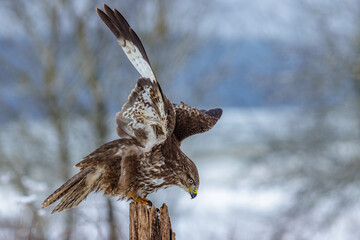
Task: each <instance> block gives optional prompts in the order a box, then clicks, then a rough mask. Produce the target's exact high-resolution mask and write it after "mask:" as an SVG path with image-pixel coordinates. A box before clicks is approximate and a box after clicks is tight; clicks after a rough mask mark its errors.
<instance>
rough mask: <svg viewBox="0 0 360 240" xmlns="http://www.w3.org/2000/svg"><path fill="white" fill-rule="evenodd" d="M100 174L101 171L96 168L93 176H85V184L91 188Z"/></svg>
mask: <svg viewBox="0 0 360 240" xmlns="http://www.w3.org/2000/svg"><path fill="white" fill-rule="evenodd" d="M102 172H103V169H102V168H98V169H97V170H96V171H95V172H94V173H93V174H88V175H87V176H86V184H87V185H89V186H92V185H93V184H94V183H95V182H96V180H97V179H98V178H99V177H100V175H101V173H102Z"/></svg>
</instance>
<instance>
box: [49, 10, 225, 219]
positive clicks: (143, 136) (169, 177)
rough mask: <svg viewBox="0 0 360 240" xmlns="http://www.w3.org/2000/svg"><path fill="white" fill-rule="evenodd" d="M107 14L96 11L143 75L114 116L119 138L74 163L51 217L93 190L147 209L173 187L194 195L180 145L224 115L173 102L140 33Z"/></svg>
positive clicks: (192, 172)
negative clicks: (155, 195) (162, 191)
mask: <svg viewBox="0 0 360 240" xmlns="http://www.w3.org/2000/svg"><path fill="white" fill-rule="evenodd" d="M104 10H105V12H103V11H102V10H100V9H96V11H97V14H98V15H99V17H100V18H101V20H102V21H103V22H104V23H105V24H106V26H107V27H108V28H109V29H110V30H111V31H112V32H113V34H114V35H115V37H116V39H117V41H118V43H119V44H120V46H121V47H122V49H123V50H124V52H125V54H126V56H127V57H128V58H129V60H130V62H131V63H132V64H133V65H134V67H135V68H136V70H137V71H138V72H139V73H140V75H141V77H140V78H139V79H138V81H137V84H136V86H135V88H134V89H133V90H132V92H131V94H130V96H129V98H128V101H127V102H126V103H125V104H124V105H123V107H122V109H121V111H120V112H118V113H117V114H116V123H117V128H116V130H117V134H118V135H119V136H120V139H117V140H114V141H111V142H108V143H105V144H104V145H102V146H100V147H99V148H98V149H96V150H95V151H94V152H92V153H90V154H89V155H88V156H86V157H84V158H83V160H82V161H81V162H79V163H78V164H76V165H75V167H78V168H80V171H79V172H78V173H77V174H75V175H74V176H73V177H72V178H70V179H69V180H68V181H66V182H65V183H64V184H63V185H62V186H61V187H59V188H58V189H57V190H56V191H55V192H54V193H53V194H51V195H50V196H49V197H48V198H47V199H46V200H45V201H44V202H43V203H42V207H43V208H44V207H47V206H49V205H51V204H53V203H54V202H56V201H57V200H59V199H61V198H62V199H61V201H60V203H59V204H58V205H57V206H56V207H55V209H54V210H53V213H54V212H61V211H63V210H66V209H69V208H73V207H75V206H77V205H78V204H79V203H80V202H81V201H82V200H84V199H85V198H86V197H87V196H88V195H89V194H90V193H91V192H93V191H94V192H98V191H103V192H104V195H105V196H117V197H119V199H121V200H123V199H125V200H131V199H132V200H134V201H137V202H143V203H145V204H148V205H151V202H150V201H149V200H148V199H146V196H147V195H148V194H150V193H152V192H154V191H157V190H158V189H160V188H167V187H169V186H179V187H181V188H183V189H185V190H186V191H187V192H188V193H189V194H190V195H191V198H194V197H196V194H197V192H198V188H199V183H200V181H199V173H198V170H197V168H196V166H195V164H194V163H193V162H192V161H191V160H190V159H189V158H188V157H187V156H186V155H185V154H184V153H183V152H182V151H181V150H180V145H181V142H182V141H183V140H184V139H185V138H187V137H189V136H191V135H194V134H197V133H202V132H206V131H208V130H209V129H211V128H212V127H213V126H214V125H215V124H216V122H217V121H218V120H219V118H220V117H221V114H222V110H221V109H220V108H216V109H210V110H208V111H206V110H198V109H196V108H193V107H190V106H188V105H186V104H184V103H183V102H180V103H179V104H173V103H171V102H170V101H169V100H168V99H167V97H166V96H165V95H164V94H163V92H162V90H161V87H160V85H159V83H158V81H157V79H156V77H155V74H154V72H153V70H152V67H151V65H150V61H149V58H148V56H147V54H146V52H145V49H144V47H143V45H142V43H141V41H140V39H139V38H138V36H137V35H136V33H135V32H134V31H133V30H132V28H131V27H130V26H129V24H128V23H127V21H126V20H125V18H124V17H123V16H122V15H121V14H120V13H119V12H118V11H117V10H116V9H114V10H112V9H111V8H109V7H108V6H107V5H104Z"/></svg>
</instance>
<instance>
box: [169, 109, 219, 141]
mask: <svg viewBox="0 0 360 240" xmlns="http://www.w3.org/2000/svg"><path fill="white" fill-rule="evenodd" d="M173 105H174V107H175V110H176V124H175V129H174V134H175V136H176V138H177V139H178V140H179V141H180V142H181V141H182V140H184V139H185V138H187V137H190V136H192V135H194V134H198V133H203V132H206V131H209V130H210V129H211V128H212V127H213V126H214V125H215V124H216V122H217V121H218V120H219V119H220V117H221V115H222V109H221V108H215V109H210V110H208V111H206V110H198V109H196V108H193V107H190V106H188V105H186V104H185V103H183V102H180V104H173Z"/></svg>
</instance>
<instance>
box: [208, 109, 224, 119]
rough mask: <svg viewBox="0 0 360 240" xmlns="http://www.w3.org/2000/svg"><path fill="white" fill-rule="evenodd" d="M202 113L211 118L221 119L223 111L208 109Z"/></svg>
mask: <svg viewBox="0 0 360 240" xmlns="http://www.w3.org/2000/svg"><path fill="white" fill-rule="evenodd" d="M204 113H205V114H207V115H209V116H211V117H215V118H217V119H220V117H221V115H222V113H223V110H222V109H221V108H214V109H210V110H208V111H205V112H204Z"/></svg>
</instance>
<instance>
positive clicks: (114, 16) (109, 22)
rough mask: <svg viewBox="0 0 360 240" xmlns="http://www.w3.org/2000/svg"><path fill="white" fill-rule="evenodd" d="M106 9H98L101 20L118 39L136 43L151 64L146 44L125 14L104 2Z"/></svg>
mask: <svg viewBox="0 0 360 240" xmlns="http://www.w3.org/2000/svg"><path fill="white" fill-rule="evenodd" d="M104 10H105V12H103V11H102V10H100V9H98V8H97V9H96V11H97V13H98V15H99V17H100V18H101V20H102V21H103V22H104V23H105V24H106V26H108V28H109V29H110V30H111V31H112V32H113V33H114V35H115V37H116V38H117V39H118V40H122V39H125V40H128V41H131V42H132V43H133V44H135V45H136V46H137V47H138V48H139V50H140V52H141V54H142V56H143V57H144V59H145V60H146V61H147V62H148V63H149V64H150V61H149V58H148V56H147V54H146V51H145V48H144V46H143V45H142V43H141V41H140V38H139V37H138V36H137V34H136V33H135V32H134V31H133V30H132V28H131V27H130V25H129V23H128V22H127V21H126V19H125V18H124V16H123V15H122V14H121V13H120V12H119V11H118V10H117V9H114V10H112V9H111V8H110V7H109V6H108V5H106V4H104Z"/></svg>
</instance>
